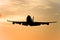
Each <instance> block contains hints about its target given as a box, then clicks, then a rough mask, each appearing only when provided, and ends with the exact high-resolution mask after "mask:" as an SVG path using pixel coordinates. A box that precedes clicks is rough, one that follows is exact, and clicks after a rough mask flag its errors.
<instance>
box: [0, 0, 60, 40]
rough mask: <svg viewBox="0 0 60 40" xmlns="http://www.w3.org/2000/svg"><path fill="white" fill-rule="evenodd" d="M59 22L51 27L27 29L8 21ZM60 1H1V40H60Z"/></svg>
mask: <svg viewBox="0 0 60 40" xmlns="http://www.w3.org/2000/svg"><path fill="white" fill-rule="evenodd" d="M27 15H31V16H34V17H35V21H57V23H55V24H50V25H49V26H46V25H44V26H37V27H30V26H28V27H26V26H22V25H17V24H15V25H13V24H11V23H9V22H7V21H6V20H7V19H8V20H20V21H25V18H26V16H27ZM59 28H60V0H0V40H56V39H55V38H57V39H58V40H59V37H57V35H56V33H57V30H59ZM59 31H60V30H59Z"/></svg>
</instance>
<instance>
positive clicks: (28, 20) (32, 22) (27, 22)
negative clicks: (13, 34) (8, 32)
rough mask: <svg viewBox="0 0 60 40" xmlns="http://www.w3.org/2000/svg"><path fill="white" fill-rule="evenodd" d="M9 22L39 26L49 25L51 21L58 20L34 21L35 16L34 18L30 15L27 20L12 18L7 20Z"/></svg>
mask: <svg viewBox="0 0 60 40" xmlns="http://www.w3.org/2000/svg"><path fill="white" fill-rule="evenodd" d="M7 21H8V22H12V24H22V25H25V26H28V25H30V26H39V25H41V24H42V25H44V24H46V25H49V24H50V23H56V22H34V17H33V19H32V18H31V16H30V15H28V16H27V18H26V22H24V21H23V22H20V21H10V20H7Z"/></svg>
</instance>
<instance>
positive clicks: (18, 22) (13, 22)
mask: <svg viewBox="0 0 60 40" xmlns="http://www.w3.org/2000/svg"><path fill="white" fill-rule="evenodd" d="M7 21H8V22H12V24H26V23H27V22H20V21H10V20H7Z"/></svg>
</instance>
